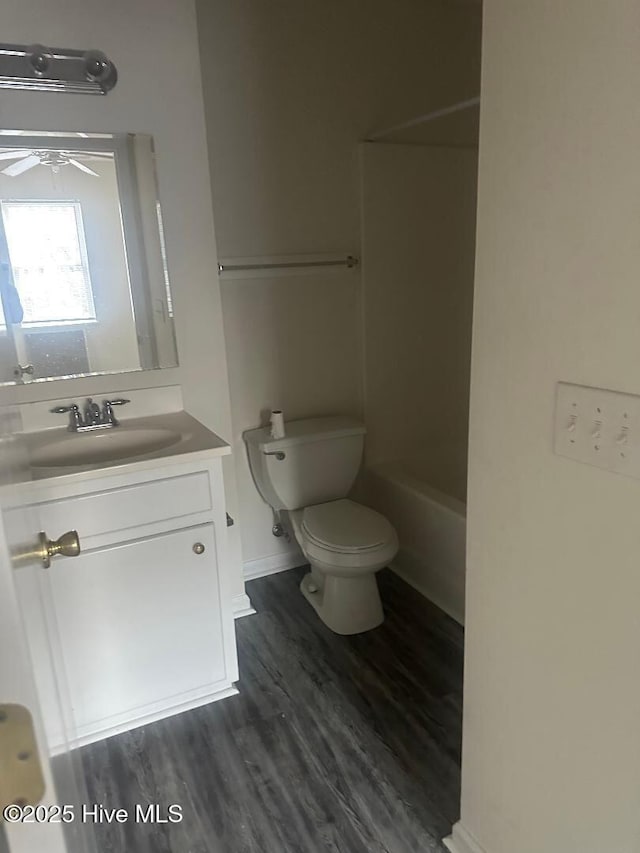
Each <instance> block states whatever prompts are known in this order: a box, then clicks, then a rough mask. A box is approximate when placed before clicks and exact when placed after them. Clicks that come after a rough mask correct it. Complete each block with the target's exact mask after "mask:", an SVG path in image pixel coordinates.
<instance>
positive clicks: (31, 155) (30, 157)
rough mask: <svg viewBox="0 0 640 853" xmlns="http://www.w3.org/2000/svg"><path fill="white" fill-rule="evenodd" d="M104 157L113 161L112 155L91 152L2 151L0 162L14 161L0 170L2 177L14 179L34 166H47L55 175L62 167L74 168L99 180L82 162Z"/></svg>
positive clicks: (0, 151) (95, 173)
mask: <svg viewBox="0 0 640 853" xmlns="http://www.w3.org/2000/svg"><path fill="white" fill-rule="evenodd" d="M101 157H106V158H108V159H113V154H112V153H107V152H102V151H92V152H91V153H90V154H89V153H86V152H83V151H53V150H48V151H47V150H42V151H35V150H34V151H29V150H28V149H27V150H25V149H22V150H14V151H2V150H0V160H16V162H15V163H11V164H10V165H9V166H6V167H5V168H4V169H1V170H0V173H1V174H3V175H8V176H9V177H10V178H15V177H17V176H18V175H21V174H22V173H23V172H27V171H28V170H29V169H33V168H35V167H36V166H48V167H49V168H50V169H51V170H52V171H53V172H55V173H57V172H59V171H60V169H61V168H62V167H63V166H75V168H76V169H80V171H81V172H86V174H87V175H93V176H94V177H96V178H99V177H100V175H99V174H98V172H95V171H94V170H93V169H92V168H91V167H90V166H87V165H86V164H85V163H82V162H81V161H82V160H87V159H94V158H97V159H99V158H101Z"/></svg>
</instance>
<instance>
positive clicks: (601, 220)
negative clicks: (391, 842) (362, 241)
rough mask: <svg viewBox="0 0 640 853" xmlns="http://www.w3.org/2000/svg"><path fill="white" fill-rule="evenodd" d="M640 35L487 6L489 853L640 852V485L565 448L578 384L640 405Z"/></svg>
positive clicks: (477, 659) (636, 17)
mask: <svg viewBox="0 0 640 853" xmlns="http://www.w3.org/2000/svg"><path fill="white" fill-rule="evenodd" d="M639 33H640V6H639V5H638V3H637V2H635V0H616V2H615V3H602V2H599V0H589V2H585V0H564V2H562V3H557V2H552V0H528V2H527V3H514V2H512V0H485V3H484V44H483V86H482V115H481V130H480V184H479V214H478V240H477V275H476V282H475V316H474V343H473V356H472V403H471V442H470V479H469V519H468V520H469V528H468V534H469V538H468V586H467V619H466V647H467V651H466V665H465V717H464V748H463V771H462V822H463V825H464V827H466V829H467V830H468V831H469V832H470V833H471V835H472V836H475V838H476V839H477V842H478V849H483V850H484V851H486V853H514V851H518V853H541V851H544V853H602V851H607V853H638V851H640V679H639V677H638V650H639V649H640V616H639V602H640V571H639V570H638V555H639V549H640V546H639V537H638V518H639V517H640V483H638V482H637V481H636V480H633V479H629V478H626V477H623V476H617V475H614V474H610V473H608V472H606V471H604V470H600V469H598V468H592V467H589V466H586V465H580V464H578V463H575V462H573V461H571V460H568V459H564V458H560V457H557V456H554V454H553V452H552V418H553V406H554V386H555V383H556V382H557V381H558V380H562V379H563V380H568V381H571V382H578V383H582V384H588V385H595V386H600V387H604V388H615V389H620V390H623V391H627V392H631V393H635V394H637V393H640V374H639V372H638V365H639V364H640V335H639V334H638V317H639V316H640V287H639V286H638V275H639V270H640V239H639V237H638V232H639V221H640V220H639V216H638V212H639V200H640V170H639V169H638V151H639V150H640V110H639V109H638V106H637V93H638V91H639V89H640V63H638V34H639ZM457 849H458V850H460V851H464V853H467V851H468V849H470V848H468V845H467V846H465V845H464V844H463V843H460V844H459V845H458V847H457Z"/></svg>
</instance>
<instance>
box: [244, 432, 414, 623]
mask: <svg viewBox="0 0 640 853" xmlns="http://www.w3.org/2000/svg"><path fill="white" fill-rule="evenodd" d="M365 432H366V430H365V427H364V425H363V424H361V423H360V422H359V421H357V420H355V419H354V418H349V417H325V418H310V419H307V420H299V421H289V422H288V423H287V424H286V433H287V434H286V437H285V438H272V437H271V433H270V429H269V427H265V428H263V429H254V430H249V431H248V432H245V433H244V435H243V438H244V440H245V443H246V445H247V450H248V454H249V466H250V468H251V473H252V475H253V479H254V482H255V484H256V487H257V489H258V491H259V492H260V494H261V495H262V497H263V498H264V500H265V501H266V502H267V503H268V504H269V505H270V506H271V507H272V508H273V509H274V510H279V511H284V512H286V514H287V518H288V520H289V523H290V527H291V529H292V531H293V534H294V535H295V537H296V540H297V541H298V544H299V545H300V548H301V549H302V552H303V554H304V556H305V558H306V559H307V560H308V562H309V564H310V566H311V571H310V572H309V573H308V574H306V575H305V576H304V578H303V579H302V582H301V584H300V589H301V591H302V594H303V595H304V597H305V598H306V599H307V601H308V602H309V603H310V604H311V606H312V607H313V608H314V610H315V611H316V613H317V614H318V616H319V617H320V619H322V621H323V622H324V623H325V625H327V626H328V627H329V628H331V630H332V631H335V633H337V634H360V633H362V632H363V631H370V630H371V629H372V628H376V627H377V626H378V625H380V624H382V622H383V621H384V613H383V610H382V604H381V602H380V595H379V593H378V584H377V582H376V576H375V573H376V572H377V571H378V570H379V569H382V568H384V567H385V566H387V565H388V564H389V562H390V561H391V560H392V559H393V558H394V557H395V555H396V553H397V551H398V537H397V534H396V532H395V530H394V528H393V527H392V526H391V524H390V523H389V521H388V520H387V519H386V518H385V517H384V516H383V515H381V514H380V513H378V512H375V511H374V510H372V509H369V507H366V506H363V505H362V504H359V503H356V502H355V501H352V500H349V499H348V498H347V495H348V494H349V492H350V491H351V488H352V486H353V484H354V482H355V479H356V476H357V474H358V470H359V468H360V463H361V460H362V452H363V449H364V436H365Z"/></svg>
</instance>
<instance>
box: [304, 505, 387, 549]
mask: <svg viewBox="0 0 640 853" xmlns="http://www.w3.org/2000/svg"><path fill="white" fill-rule="evenodd" d="M301 527H302V533H303V534H304V537H305V539H306V542H307V544H308V545H314V546H316V547H317V548H319V549H321V550H322V551H329V552H331V553H335V554H345V555H346V554H351V555H353V556H356V555H362V556H364V555H365V554H369V555H373V553H375V552H377V551H380V550H385V549H386V548H387V547H388V545H389V544H391V543H395V542H396V533H395V530H394V529H393V527H392V526H391V524H390V523H389V521H388V520H387V519H386V518H385V517H384V516H383V515H380V513H379V512H375V510H372V509H369V507H366V506H363V505H362V504H358V503H356V502H355V501H350V500H347V499H341V500H337V501H329V502H328V503H323V504H316V505H315V506H310V507H306V508H305V510H304V512H303V514H302V525H301Z"/></svg>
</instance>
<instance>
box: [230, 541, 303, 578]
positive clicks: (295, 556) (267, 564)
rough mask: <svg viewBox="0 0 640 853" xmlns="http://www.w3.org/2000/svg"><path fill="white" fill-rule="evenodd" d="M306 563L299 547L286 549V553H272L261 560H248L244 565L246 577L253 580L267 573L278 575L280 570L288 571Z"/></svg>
mask: <svg viewBox="0 0 640 853" xmlns="http://www.w3.org/2000/svg"><path fill="white" fill-rule="evenodd" d="M304 564H305V559H304V556H303V554H302V551H300V550H299V549H298V548H296V549H295V551H285V552H284V554H271V555H270V556H269V557H261V558H260V559H259V560H247V562H246V563H245V564H244V566H243V571H244V579H245V580H246V581H251V580H255V579H256V578H264V577H266V576H267V575H276V574H278V572H287V571H288V570H289V569H295V568H297V567H298V566H304Z"/></svg>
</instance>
